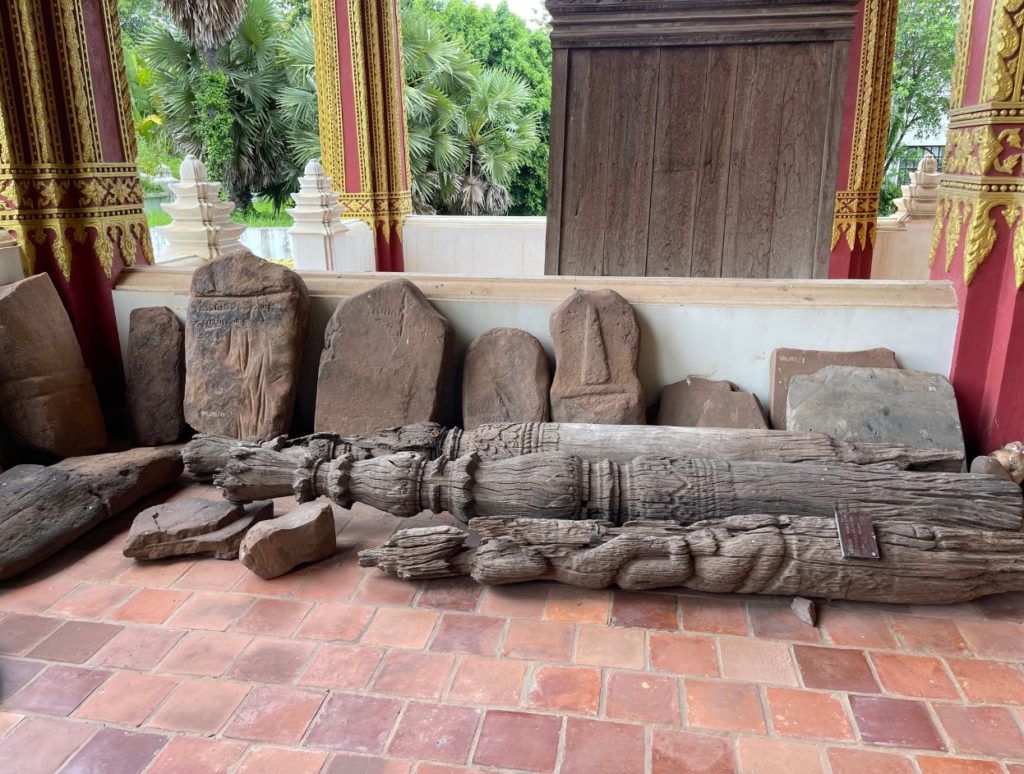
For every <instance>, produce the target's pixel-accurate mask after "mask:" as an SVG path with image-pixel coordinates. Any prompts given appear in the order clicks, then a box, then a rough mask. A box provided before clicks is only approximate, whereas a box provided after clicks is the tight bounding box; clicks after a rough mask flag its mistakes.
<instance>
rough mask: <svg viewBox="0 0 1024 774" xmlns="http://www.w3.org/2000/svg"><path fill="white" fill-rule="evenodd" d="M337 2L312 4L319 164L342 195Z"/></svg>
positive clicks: (342, 143) (328, 1)
mask: <svg viewBox="0 0 1024 774" xmlns="http://www.w3.org/2000/svg"><path fill="white" fill-rule="evenodd" d="M335 9H336V6H335V0H313V54H314V62H315V65H314V69H315V72H316V82H317V93H318V95H319V97H318V100H317V105H318V110H317V112H318V119H319V124H320V161H321V163H322V164H323V165H324V169H325V170H326V171H327V174H328V176H329V177H330V178H331V179H332V180H333V181H334V186H335V188H336V189H337V190H339V191H344V190H345V140H344V137H345V135H344V128H343V126H342V120H341V65H340V62H339V58H340V52H339V51H338V20H337V17H336V16H335V13H336V10H335Z"/></svg>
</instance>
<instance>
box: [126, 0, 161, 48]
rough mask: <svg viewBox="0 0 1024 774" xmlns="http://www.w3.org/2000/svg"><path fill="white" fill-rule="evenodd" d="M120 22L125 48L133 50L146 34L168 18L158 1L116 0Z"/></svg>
mask: <svg viewBox="0 0 1024 774" xmlns="http://www.w3.org/2000/svg"><path fill="white" fill-rule="evenodd" d="M117 15H118V17H119V18H120V20H121V36H122V39H123V41H124V45H125V48H129V49H130V48H133V47H134V46H135V43H136V42H138V41H139V40H141V39H142V38H143V37H144V36H145V34H146V32H147V31H148V30H150V29H152V28H153V26H156V25H162V24H166V23H167V21H168V19H169V18H170V17H169V16H168V15H167V12H166V11H165V10H164V7H163V5H162V4H161V2H160V0H117Z"/></svg>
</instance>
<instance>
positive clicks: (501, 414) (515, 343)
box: [462, 328, 551, 430]
mask: <svg viewBox="0 0 1024 774" xmlns="http://www.w3.org/2000/svg"><path fill="white" fill-rule="evenodd" d="M550 389H551V374H550V370H549V368H548V356H547V355H546V354H545V353H544V348H543V347H542V346H541V343H540V342H539V341H537V339H536V337H534V336H531V335H530V334H529V333H527V332H526V331H522V330H519V329H518V328H492V329H491V330H489V331H487V332H486V333H482V334H480V335H479V336H477V337H476V338H475V339H473V341H472V342H471V343H470V345H469V347H468V349H467V350H466V361H465V367H464V368H463V376H462V427H463V429H464V430H472V429H474V428H476V427H479V426H480V425H484V424H488V423H491V422H547V421H548V418H549V416H550V412H549V411H548V393H549V391H550Z"/></svg>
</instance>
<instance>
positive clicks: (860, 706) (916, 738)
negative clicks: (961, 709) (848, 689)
mask: <svg viewBox="0 0 1024 774" xmlns="http://www.w3.org/2000/svg"><path fill="white" fill-rule="evenodd" d="M850 708H851V709H852V710H853V719H854V721H855V722H856V724H857V728H858V729H859V730H860V736H861V739H863V740H864V742H865V743H867V744H875V745H880V746H882V747H910V748H916V749H919V750H945V749H946V747H945V745H944V744H943V743H942V739H941V738H940V737H939V732H938V730H937V729H936V728H935V726H934V724H933V723H932V719H931V717H930V716H929V715H928V709H927V708H926V707H925V705H924V704H923V703H922V702H919V701H910V700H909V699H889V698H885V697H882V696H851V697H850Z"/></svg>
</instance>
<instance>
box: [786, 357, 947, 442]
mask: <svg viewBox="0 0 1024 774" xmlns="http://www.w3.org/2000/svg"><path fill="white" fill-rule="evenodd" d="M786 426H787V428H788V429H790V430H806V431H814V432H819V433H827V434H828V435H831V436H833V437H834V438H837V439H839V440H840V441H857V442H860V443H882V442H884V443H899V444H903V445H905V446H910V447H912V448H917V449H949V450H950V451H956V452H960V453H961V454H963V452H964V439H963V433H962V431H961V429H960V414H959V412H958V410H957V404H956V396H955V395H954V393H953V385H951V384H950V383H949V380H948V379H946V377H944V376H941V375H939V374H932V373H927V372H925V371H904V370H901V369H896V368H853V367H849V366H835V365H833V366H826V367H825V368H822V369H821V370H820V371H817V372H816V373H813V374H800V375H797V376H794V377H793V379H792V381H791V382H790V385H789V395H788V397H787V405H786Z"/></svg>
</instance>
